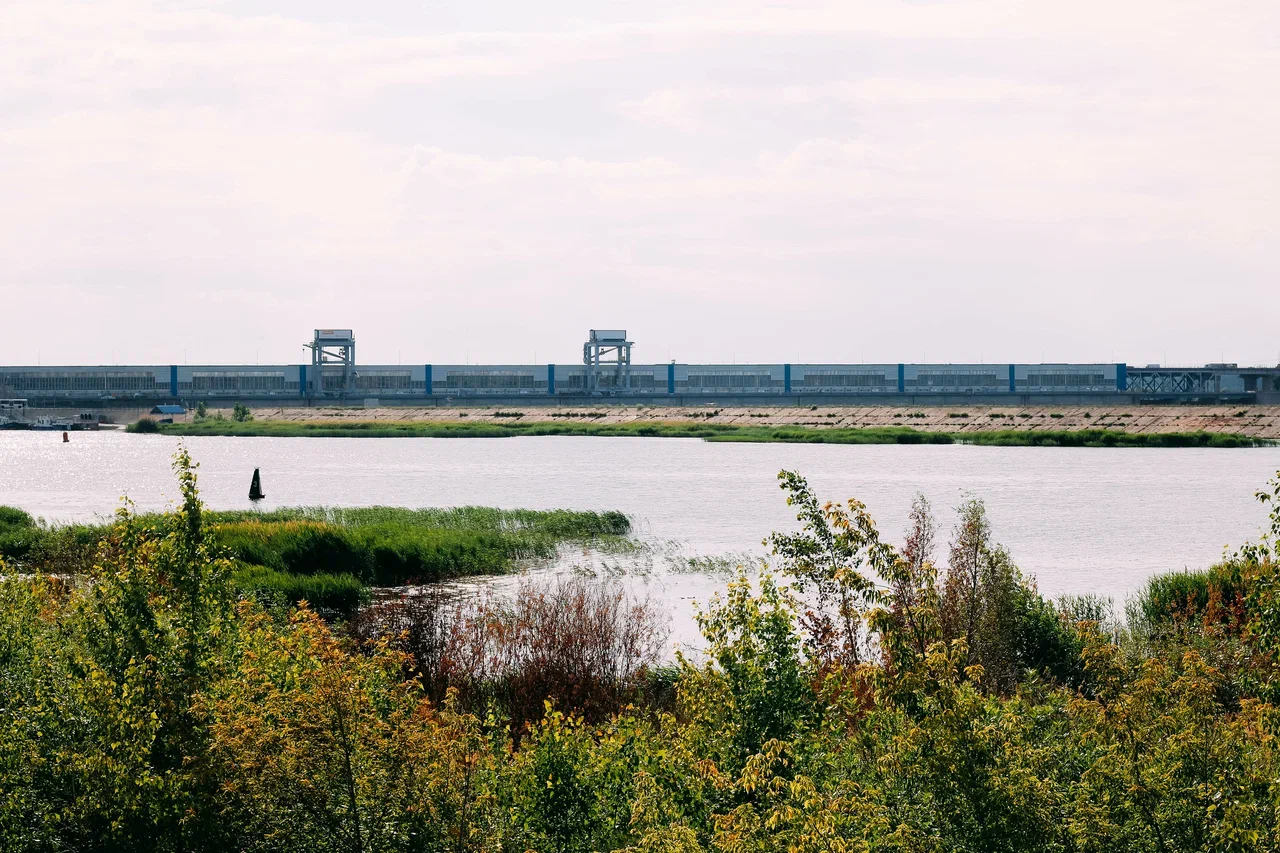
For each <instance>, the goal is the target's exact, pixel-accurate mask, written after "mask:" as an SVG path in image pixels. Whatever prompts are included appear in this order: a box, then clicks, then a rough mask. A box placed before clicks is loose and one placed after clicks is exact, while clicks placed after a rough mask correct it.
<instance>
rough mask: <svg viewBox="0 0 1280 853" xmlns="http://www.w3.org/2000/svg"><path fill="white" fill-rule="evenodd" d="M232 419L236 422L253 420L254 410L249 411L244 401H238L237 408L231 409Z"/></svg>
mask: <svg viewBox="0 0 1280 853" xmlns="http://www.w3.org/2000/svg"><path fill="white" fill-rule="evenodd" d="M231 420H233V421H235V422H236V423H245V422H247V421H251V420H253V412H251V411H249V407H248V406H246V405H245V404H244V403H236V405H235V408H234V409H232V411H231Z"/></svg>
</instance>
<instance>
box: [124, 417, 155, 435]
mask: <svg viewBox="0 0 1280 853" xmlns="http://www.w3.org/2000/svg"><path fill="white" fill-rule="evenodd" d="M125 429H126V431H127V432H136V433H141V434H144V435H150V434H153V433H157V432H159V431H160V425H159V424H158V423H156V422H155V419H153V418H138V420H137V421H135V422H134V423H131V424H129V426H128V427H126V428H125Z"/></svg>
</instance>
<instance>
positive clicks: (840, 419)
mask: <svg viewBox="0 0 1280 853" xmlns="http://www.w3.org/2000/svg"><path fill="white" fill-rule="evenodd" d="M215 411H216V410H213V409H211V410H210V412H209V414H210V415H211V416H212V415H213V414H214V412H215ZM223 413H224V416H225V417H227V418H230V416H231V411H230V409H226V410H223ZM253 414H254V417H255V419H257V420H263V421H278V422H286V423H305V422H320V421H323V422H330V423H334V424H335V425H338V424H340V423H341V422H343V421H348V422H355V421H363V422H369V421H377V422H385V423H414V422H419V423H450V422H456V423H466V424H483V423H493V424H507V425H511V424H514V423H519V422H524V423H531V422H537V423H549V422H562V423H591V424H628V423H637V422H645V423H689V422H691V421H692V422H697V423H707V424H727V425H735V426H739V427H806V428H809V429H865V428H875V427H910V428H911V429H915V430H919V431H922V432H944V433H953V434H954V433H959V434H963V433H974V432H1000V431H1006V430H1015V431H1030V432H1035V431H1063V430H1065V431H1078V430H1096V429H1105V430H1115V431H1122V432H1129V433H1140V434H1165V433H1193V432H1209V433H1231V434H1235V435H1242V436H1249V437H1252V438H1264V439H1280V406H1242V405H1235V406H1089V407H1085V406H1075V407H1062V406H938V407H920V406H908V407H896V406H895V407H888V406H885V407H877V406H813V407H805V408H797V407H795V406H787V407H781V406H764V405H761V406H735V407H732V408H730V407H711V406H611V405H608V404H604V403H601V404H597V405H591V404H584V405H580V406H573V407H569V406H565V407H561V408H554V407H544V406H530V407H520V406H509V405H508V406H501V407H494V406H472V407H456V408H411V407H403V408H401V407H382V408H363V407H358V406H353V407H308V408H292V407H282V408H268V407H254V409H253ZM189 418H190V416H189V415H188V416H187V418H182V417H179V418H176V419H175V420H178V421H183V420H187V419H189Z"/></svg>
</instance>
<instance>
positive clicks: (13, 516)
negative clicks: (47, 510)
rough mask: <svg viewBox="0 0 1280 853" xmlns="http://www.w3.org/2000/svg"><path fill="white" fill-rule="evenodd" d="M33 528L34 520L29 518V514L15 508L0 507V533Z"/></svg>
mask: <svg viewBox="0 0 1280 853" xmlns="http://www.w3.org/2000/svg"><path fill="white" fill-rule="evenodd" d="M35 526H36V520H35V519H34V518H32V517H31V513H29V512H26V511H25V510H21V509H18V508H17V507H16V506H0V533H8V532H10V531H12V530H19V529H26V528H31V527H35Z"/></svg>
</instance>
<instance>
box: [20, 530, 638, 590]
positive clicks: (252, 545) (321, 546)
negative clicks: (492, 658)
mask: <svg viewBox="0 0 1280 853" xmlns="http://www.w3.org/2000/svg"><path fill="white" fill-rule="evenodd" d="M203 517H204V522H205V523H206V524H207V525H208V526H209V529H210V531H211V532H212V534H213V540H214V541H215V542H216V543H217V544H218V545H219V546H220V547H222V548H224V549H226V551H227V553H228V555H229V556H230V557H231V558H232V560H233V563H234V569H233V576H234V578H235V581H236V583H237V585H238V586H239V588H240V589H242V590H244V591H246V592H253V593H254V594H255V595H257V594H259V593H260V594H261V596H260V597H261V598H263V600H268V599H270V598H271V597H272V596H278V597H280V598H283V599H284V600H286V601H288V602H296V601H301V600H303V599H306V600H307V601H309V602H311V604H312V605H313V606H315V607H317V608H320V609H321V610H323V611H326V612H336V613H343V614H351V613H353V612H355V609H356V608H357V607H358V606H359V605H360V603H362V602H364V601H367V600H368V598H369V589H368V588H369V587H370V586H401V585H405V584H410V583H430V582H434V581H440V580H444V579H448V578H457V577H465V576H469V575H482V574H500V573H505V572H509V571H511V570H512V568H513V567H514V566H516V565H517V563H518V561H521V560H529V559H546V558H550V557H553V556H555V554H556V550H557V548H558V547H559V546H560V545H561V544H562V543H565V542H586V541H592V542H594V543H595V544H596V545H597V546H600V547H621V546H622V544H623V539H622V537H625V536H626V535H627V533H628V532H630V529H631V525H630V522H629V521H628V520H627V517H626V516H625V515H623V514H622V513H619V512H599V513H598V512H571V511H567V510H551V511H536V510H499V509H490V508H485V507H461V508H456V509H418V510H414V509H400V508H395V507H367V508H355V509H328V508H317V507H302V508H291V509H279V510H274V511H271V512H252V511H244V512H209V511H206V512H204V515H203ZM164 520H165V516H163V515H140V516H137V517H135V519H134V524H135V525H136V526H137V527H138V528H139V529H142V530H146V531H151V532H154V531H156V530H158V529H159V528H160V527H161V526H162V525H163V523H164ZM110 530H111V526H110V525H85V524H77V525H63V526H50V525H42V524H38V523H37V522H36V521H35V520H34V519H32V518H31V516H30V515H29V514H27V513H25V512H22V511H21V510H18V509H14V508H12V507H0V557H3V558H6V559H8V560H10V561H12V562H14V563H15V564H16V565H17V566H25V565H38V566H43V567H45V568H46V570H47V571H51V572H53V573H56V574H61V575H79V574H85V573H87V572H88V571H90V569H91V565H92V563H91V556H92V552H93V550H94V548H95V547H96V545H97V544H98V543H99V542H101V541H103V540H104V539H105V538H106V537H107V535H108V533H109V532H110Z"/></svg>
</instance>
